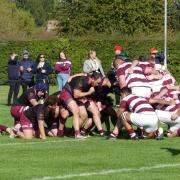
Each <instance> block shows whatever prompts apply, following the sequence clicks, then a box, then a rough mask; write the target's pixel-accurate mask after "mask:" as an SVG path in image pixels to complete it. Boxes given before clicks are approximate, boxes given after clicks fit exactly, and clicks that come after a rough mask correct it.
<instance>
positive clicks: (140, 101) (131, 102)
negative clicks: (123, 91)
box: [120, 94, 155, 114]
mask: <svg viewBox="0 0 180 180" xmlns="http://www.w3.org/2000/svg"><path fill="white" fill-rule="evenodd" d="M120 108H124V109H127V108H128V109H129V110H130V111H131V112H134V113H144V114H151V113H152V114H154V113H155V111H154V109H153V107H152V106H151V105H150V104H149V102H148V100H147V99H145V98H142V97H138V96H135V95H133V94H129V95H128V96H126V97H124V98H123V99H122V100H121V102H120Z"/></svg>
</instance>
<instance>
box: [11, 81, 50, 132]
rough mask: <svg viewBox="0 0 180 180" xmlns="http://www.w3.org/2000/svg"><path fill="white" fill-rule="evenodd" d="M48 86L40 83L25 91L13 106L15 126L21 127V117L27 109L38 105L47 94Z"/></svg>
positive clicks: (12, 112)
mask: <svg viewBox="0 0 180 180" xmlns="http://www.w3.org/2000/svg"><path fill="white" fill-rule="evenodd" d="M47 89H48V86H47V84H45V83H38V84H37V85H35V86H33V87H31V88H30V89H28V90H27V91H26V92H24V93H23V94H22V95H21V96H20V97H19V98H18V99H17V100H16V102H15V103H14V104H13V105H12V106H11V110H10V111H11V115H12V117H14V127H15V128H17V129H19V128H20V117H21V115H22V113H23V111H25V110H26V109H28V108H29V107H32V106H36V105H37V104H38V101H39V100H41V99H45V97H46V96H47Z"/></svg>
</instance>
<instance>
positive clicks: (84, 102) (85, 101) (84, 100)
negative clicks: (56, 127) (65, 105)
mask: <svg viewBox="0 0 180 180" xmlns="http://www.w3.org/2000/svg"><path fill="white" fill-rule="evenodd" d="M91 102H93V100H92V99H90V98H87V97H83V98H80V99H78V100H77V104H78V106H85V108H88V107H89V106H90V104H91Z"/></svg>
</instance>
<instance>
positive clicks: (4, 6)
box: [0, 0, 35, 39]
mask: <svg viewBox="0 0 180 180" xmlns="http://www.w3.org/2000/svg"><path fill="white" fill-rule="evenodd" d="M34 28H35V24H34V19H33V18H32V17H31V15H30V14H29V13H28V12H25V11H24V10H19V9H17V7H16V5H15V4H14V3H11V2H10V1H6V0H1V1H0V37H1V39H6V37H12V38H13V37H17V38H19V37H27V36H29V35H31V34H32V33H33V31H34Z"/></svg>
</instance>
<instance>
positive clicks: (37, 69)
mask: <svg viewBox="0 0 180 180" xmlns="http://www.w3.org/2000/svg"><path fill="white" fill-rule="evenodd" d="M33 72H34V73H35V75H36V76H35V80H36V84H38V83H40V82H43V83H46V84H47V85H48V94H49V82H50V80H49V76H48V75H49V74H50V73H52V67H51V65H50V64H49V63H47V62H46V60H45V56H44V54H39V55H38V57H37V59H36V62H35V65H34V69H33Z"/></svg>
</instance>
